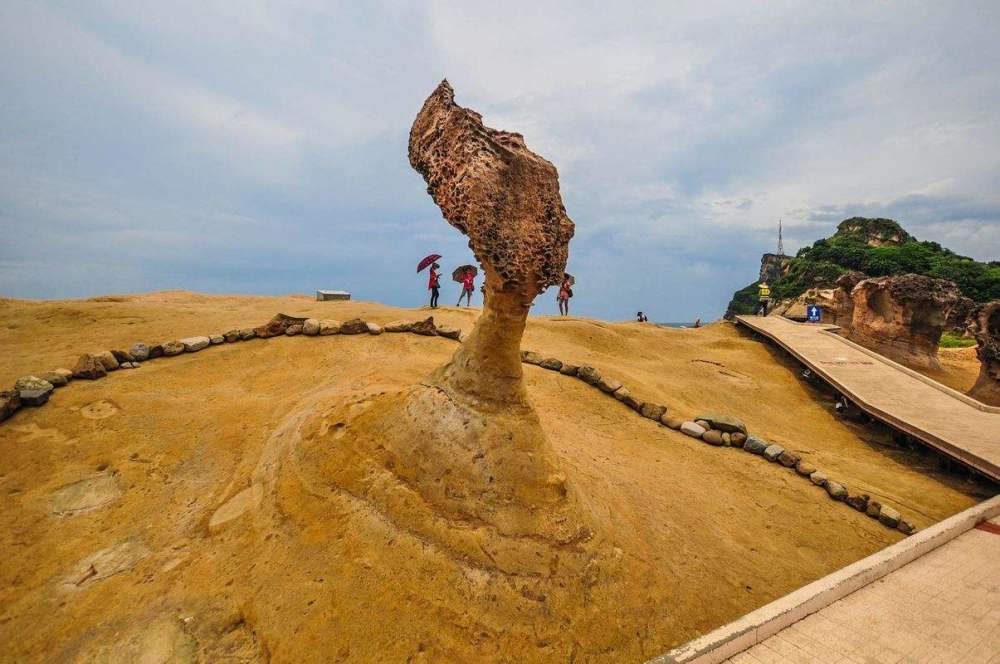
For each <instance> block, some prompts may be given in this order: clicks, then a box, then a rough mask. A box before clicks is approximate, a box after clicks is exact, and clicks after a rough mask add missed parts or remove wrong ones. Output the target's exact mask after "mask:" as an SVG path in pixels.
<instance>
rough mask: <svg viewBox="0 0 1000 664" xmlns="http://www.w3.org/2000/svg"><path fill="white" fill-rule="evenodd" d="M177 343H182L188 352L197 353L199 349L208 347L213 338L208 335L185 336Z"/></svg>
mask: <svg viewBox="0 0 1000 664" xmlns="http://www.w3.org/2000/svg"><path fill="white" fill-rule="evenodd" d="M177 343H179V344H181V345H182V346H183V347H184V350H185V351H186V352H188V353H197V352H198V351H199V350H201V349H203V348H207V347H208V344H210V343H212V340H211V339H209V338H208V337H185V338H184V339H181V340H179V341H178V342H177Z"/></svg>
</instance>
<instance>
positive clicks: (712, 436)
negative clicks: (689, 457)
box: [701, 429, 723, 447]
mask: <svg viewBox="0 0 1000 664" xmlns="http://www.w3.org/2000/svg"><path fill="white" fill-rule="evenodd" d="M701 439H702V440H703V441H705V442H706V443H708V444H709V445H715V446H716V447H721V446H722V443H723V441H722V432H721V431H719V430H718V429H709V430H708V431H706V432H705V433H703V434H702V436H701Z"/></svg>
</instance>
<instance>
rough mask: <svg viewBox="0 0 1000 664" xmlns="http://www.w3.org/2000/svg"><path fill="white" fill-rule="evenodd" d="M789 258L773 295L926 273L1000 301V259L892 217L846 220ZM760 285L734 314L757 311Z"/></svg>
mask: <svg viewBox="0 0 1000 664" xmlns="http://www.w3.org/2000/svg"><path fill="white" fill-rule="evenodd" d="M786 260H787V264H786V265H785V267H784V269H783V270H782V273H781V277H780V278H779V279H778V280H777V281H776V282H775V283H772V284H769V285H770V286H771V297H772V298H776V299H787V298H793V297H797V296H799V295H801V294H802V293H804V292H806V291H807V290H809V289H810V288H817V287H818V288H824V287H827V288H828V287H832V286H833V285H834V282H836V280H837V278H838V277H840V275H842V274H845V273H846V272H849V271H852V270H853V271H857V272H862V273H864V274H866V275H868V276H870V277H881V276H887V275H893V274H922V275H926V276H929V277H935V278H938V279H948V280H950V281H954V282H955V285H956V286H958V289H959V290H960V291H961V292H962V294H963V295H965V296H966V297H968V298H971V299H972V300H975V301H976V302H987V301H989V300H996V299H1000V262H998V261H991V262H989V263H982V262H979V261H976V260H973V259H971V258H968V257H966V256H959V255H958V254H956V253H955V252H953V251H951V250H950V249H945V248H944V247H942V246H941V245H940V244H938V243H937V242H926V241H920V240H917V239H916V238H915V237H913V236H912V235H910V234H909V233H907V232H906V231H905V230H903V227H902V226H900V225H899V224H898V223H896V222H895V221H893V220H892V219H868V218H865V217H852V218H850V219H845V220H844V221H842V222H840V224H839V225H838V226H837V232H836V233H834V234H833V236H831V237H829V238H825V239H822V240H817V241H816V242H815V243H813V244H812V246H809V247H803V248H802V249H800V250H799V252H798V253H797V254H796V255H795V256H794V257H793V258H788V259H786ZM757 283H759V282H754V283H752V284H750V285H749V286H746V287H745V288H742V289H740V290H739V291H737V292H736V294H735V295H734V296H733V300H732V302H730V305H729V311H730V312H732V313H734V314H749V313H753V311H754V309H755V308H756V304H757Z"/></svg>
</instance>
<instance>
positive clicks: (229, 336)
mask: <svg viewBox="0 0 1000 664" xmlns="http://www.w3.org/2000/svg"><path fill="white" fill-rule="evenodd" d="M222 338H223V339H225V340H226V343H227V344H232V343H236V342H237V341H239V340H240V331H239V330H229V331H228V332H226V333H225V334H223V335H222Z"/></svg>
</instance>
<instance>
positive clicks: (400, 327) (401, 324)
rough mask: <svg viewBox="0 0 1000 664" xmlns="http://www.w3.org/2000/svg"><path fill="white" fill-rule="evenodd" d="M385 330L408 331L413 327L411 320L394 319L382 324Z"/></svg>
mask: <svg viewBox="0 0 1000 664" xmlns="http://www.w3.org/2000/svg"><path fill="white" fill-rule="evenodd" d="M384 329H385V331H386V332H409V331H410V330H412V329H413V322H412V321H406V320H394V321H392V322H391V323H386V324H385V325H384Z"/></svg>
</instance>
